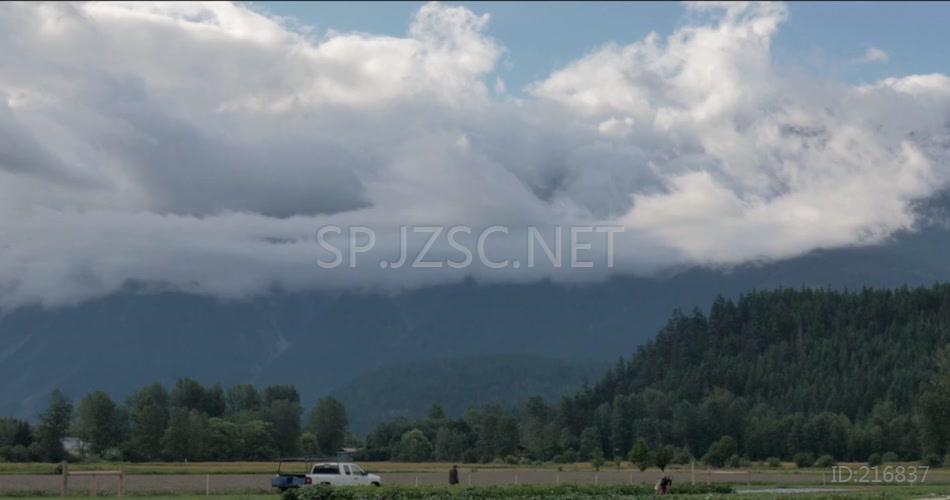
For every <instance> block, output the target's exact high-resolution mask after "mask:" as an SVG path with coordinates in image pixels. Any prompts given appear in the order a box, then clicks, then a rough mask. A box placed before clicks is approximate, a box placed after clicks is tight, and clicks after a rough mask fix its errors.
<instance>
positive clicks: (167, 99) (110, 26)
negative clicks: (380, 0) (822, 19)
mask: <svg viewBox="0 0 950 500" xmlns="http://www.w3.org/2000/svg"><path fill="white" fill-rule="evenodd" d="M687 8H688V9H689V14H690V16H689V18H690V19H691V21H690V22H689V24H687V25H685V26H683V27H681V28H679V29H677V30H676V31H674V32H673V33H672V34H670V35H669V36H668V37H666V38H663V37H661V36H659V35H657V34H652V35H649V36H647V37H645V38H644V39H643V40H640V41H637V42H635V43H632V44H629V45H617V44H607V45H605V46H603V47H600V48H598V49H596V50H594V51H593V52H591V53H590V54H588V55H586V56H584V57H583V58H580V59H578V60H576V61H573V62H571V63H569V64H567V65H565V66H564V67H562V68H560V69H558V70H557V71H555V72H553V73H552V74H551V75H549V76H548V77H546V78H544V79H543V80H541V81H538V82H535V83H534V84H532V85H531V86H530V87H529V88H528V89H527V91H526V93H525V95H524V96H514V95H511V94H509V93H508V92H507V91H506V89H505V86H504V83H503V81H502V80H501V78H500V77H499V75H497V74H495V73H496V71H495V70H496V67H497V64H498V62H499V60H500V59H501V57H502V56H503V54H504V51H505V49H504V47H503V45H502V43H501V41H498V40H494V39H493V38H491V37H490V36H488V35H487V34H486V27H487V26H488V23H489V22H490V17H489V16H488V15H487V14H476V13H473V12H472V11H470V10H469V9H467V8H464V7H459V6H444V5H440V4H427V5H424V6H422V7H421V8H420V9H419V11H418V12H417V14H416V16H415V18H414V19H413V21H412V23H411V24H410V26H409V27H408V30H407V33H406V35H405V36H402V37H392V36H382V35H373V34H366V33H347V32H333V31H331V32H329V33H327V34H326V35H324V36H313V35H312V34H311V33H309V32H307V31H305V30H298V29H295V28H293V27H291V26H289V25H288V24H286V23H285V21H284V20H281V19H279V18H273V17H268V16H267V15H264V14H261V13H259V12H256V11H254V10H253V9H252V8H250V7H248V6H245V5H237V4H225V3H210V4H180V3H170V4H138V3H133V4H119V3H104V4H103V3H92V4H78V5H76V4H43V5H20V4H4V5H2V6H0V48H2V49H3V50H0V132H2V133H0V307H4V308H9V307H16V306H19V305H23V304H31V303H42V304H46V305H51V306H55V305H59V304H66V303H72V302H76V301H80V300H84V299H88V298H90V297H95V296H99V295H103V294H108V293H110V292H113V291H115V290H117V289H119V288H121V287H122V286H123V285H124V284H125V283H127V282H128V281H130V280H133V281H136V282H143V283H150V284H152V285H154V286H160V287H170V288H174V289H180V290H185V291H189V292H194V293H203V294H211V295H215V296H221V297H242V296H247V295H253V294H256V293H265V292H266V291H268V290H270V289H272V288H273V287H282V288H287V289H307V288H339V287H367V288H368V287H383V288H389V289H398V288H400V287H406V286H422V285H426V284H431V283H439V282H444V281H448V280H457V279H462V278H463V277H465V276H469V275H472V276H475V277H476V278H478V279H480V280H486V281H490V280H515V281H529V280H535V279H541V278H553V279H556V280H584V279H597V278H602V277H604V276H605V275H607V274H609V273H612V272H624V273H651V272H655V271H657V270H660V269H663V268H666V267H669V266H679V265H695V264H711V265H731V264H735V263H740V262H744V261H747V260H750V259H780V258H785V257H789V256H794V255H798V254H801V253H803V252H807V251H809V250H812V249H814V248H819V247H834V246H843V245H854V244H870V243H875V242H879V241H881V240H883V239H885V238H887V237H888V236H889V235H891V234H892V233H894V232H895V231H898V230H903V229H909V228H912V227H913V225H914V223H915V215H914V212H913V210H912V208H911V207H912V204H913V202H914V201H916V200H920V199H924V198H927V197H928V196H930V195H932V194H933V193H935V192H937V191H938V190H940V189H942V188H943V187H945V186H946V184H947V180H948V179H947V175H948V172H947V165H948V159H950V129H948V123H950V121H948V117H950V79H948V77H947V76H945V75H940V74H934V75H906V76H897V77H893V78H888V79H885V80H882V81H881V82H877V83H875V84H871V85H865V86H860V87H854V86H850V85H847V84H844V83H842V82H836V81H829V80H825V79H822V78H820V75H819V76H817V77H814V78H804V77H800V76H798V77H792V76H788V74H787V72H783V71H780V70H779V69H777V68H775V67H774V65H773V64H772V61H771V56H770V46H771V42H772V39H773V37H774V36H775V34H776V33H777V32H778V30H779V29H780V27H781V25H782V23H783V22H785V20H786V17H787V11H786V8H785V7H784V6H783V5H781V4H714V5H707V4H699V5H690V6H688V7H687ZM869 53H870V52H869ZM326 224H337V225H341V226H344V227H345V226H349V225H360V226H368V227H372V228H374V229H375V230H376V231H377V234H378V238H379V245H378V247H379V248H378V249H377V250H376V251H375V252H372V253H371V254H368V255H366V256H365V258H366V259H365V262H366V263H367V265H363V266H359V267H357V268H344V269H334V270H323V269H320V268H319V267H318V266H317V265H316V260H317V258H318V257H319V255H320V254H319V252H318V249H319V248H318V246H317V245H316V243H315V232H316V230H317V229H318V228H319V227H321V226H323V225H326ZM406 224H415V225H433V224H444V225H456V224H466V225H470V226H473V227H475V228H484V227H488V226H491V225H493V224H504V225H508V226H511V227H513V228H526V227H527V226H529V225H534V226H538V227H540V228H542V230H543V231H546V233H545V234H550V232H551V231H553V228H552V226H554V225H570V224H602V225H609V224H615V225H622V226H624V228H625V232H624V233H623V235H618V240H617V247H616V252H617V255H616V259H615V260H616V262H615V267H614V268H613V269H603V268H598V269H593V270H586V271H585V270H576V269H575V270H567V269H555V268H550V267H539V268H532V269H526V268H522V269H520V270H515V269H511V268H508V269H504V270H493V269H487V268H484V267H478V266H476V267H474V268H469V269H432V270H413V271H409V270H402V271H395V270H391V269H390V270H383V269H380V267H379V266H378V265H376V264H377V261H378V260H379V259H380V258H383V257H385V256H391V253H388V252H391V251H392V249H393V246H394V245H395V244H396V238H397V236H398V227H399V226H400V225H406ZM523 238H524V231H522V230H518V229H513V230H512V232H511V234H509V235H507V236H505V235H499V236H497V238H496V239H495V240H494V241H495V242H496V250H495V251H496V252H500V253H504V251H505V250H510V251H512V252H514V253H516V254H517V253H518V252H522V250H523V249H524V248H523V247H524V244H523V242H524V240H523ZM413 245H415V246H416V247H418V246H421V243H419V242H414V243H413ZM597 245H600V243H598V244H595V248H594V251H595V252H597V251H601V250H602V248H599V247H597ZM451 250H452V249H451V248H449V247H447V246H446V245H445V244H443V243H439V244H437V245H435V246H434V247H433V252H434V256H444V255H449V252H451ZM522 254H523V252H522ZM519 255H521V254H519ZM453 258H454V257H453Z"/></svg>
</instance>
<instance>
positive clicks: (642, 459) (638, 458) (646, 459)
mask: <svg viewBox="0 0 950 500" xmlns="http://www.w3.org/2000/svg"><path fill="white" fill-rule="evenodd" d="M629 458H630V462H631V463H633V464H634V465H636V466H637V468H639V469H640V470H641V471H645V470H647V468H648V467H650V465H652V460H651V458H652V457H651V456H650V447H649V446H647V442H646V441H644V440H643V438H639V439H637V442H636V444H634V445H633V449H631V450H630V455H629Z"/></svg>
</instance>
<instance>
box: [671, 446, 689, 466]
mask: <svg viewBox="0 0 950 500" xmlns="http://www.w3.org/2000/svg"><path fill="white" fill-rule="evenodd" d="M692 461H693V454H692V453H690V452H689V449H688V448H674V449H673V461H672V462H671V463H674V464H676V465H686V464H688V463H690V462H692Z"/></svg>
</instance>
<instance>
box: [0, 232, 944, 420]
mask: <svg viewBox="0 0 950 500" xmlns="http://www.w3.org/2000/svg"><path fill="white" fill-rule="evenodd" d="M948 247H950V231H948V230H947V229H944V228H942V227H939V226H931V227H928V228H925V229H923V230H921V231H918V232H913V233H906V234H901V235H898V236H897V237H895V239H894V240H893V241H891V242H888V243H887V244H883V245H878V246H869V247H854V248H844V249H837V250H821V251H816V252H812V253H810V254H808V255H805V256H803V257H799V258H795V259H789V260H785V261H780V262H771V263H755V264H747V265H743V266H739V267H735V268H731V269H709V268H692V269H682V270H676V271H675V272H673V271H670V272H667V273H666V274H664V275H660V276H653V277H631V276H616V277H614V278H611V279H609V280H607V281H604V282H600V283H588V284H582V285H568V284H558V283H552V282H548V281H542V282H537V283H531V284H489V285H484V284H478V283H475V282H474V281H471V280H467V281H463V282H461V283H455V284H446V285H440V286H432V287H427V288H421V289H416V290H409V291H406V292H403V293H400V294H396V295H391V294H382V293H373V292H346V293H341V292H336V293H331V292H306V293H288V292H282V291H279V290H275V291H273V292H272V293H270V294H268V295H265V296H260V297H255V298H250V299H246V300H239V301H222V300H218V299H214V298H209V297H204V296H197V295H189V294H186V293H178V292H168V291H154V290H152V289H151V288H148V287H144V286H139V285H129V286H128V287H127V288H126V289H125V290H123V291H122V292H120V293H116V294H113V295H110V296H107V297H103V298H99V299H96V300H91V301H87V302H84V303H82V304H79V305H75V306H69V307H61V308H55V309H46V308H43V307H39V306H32V307H24V308H20V309H16V310H13V311H9V312H7V313H5V314H4V315H3V316H2V317H0V415H15V416H21V417H29V418H32V417H35V415H36V412H37V411H38V410H39V409H40V408H42V407H43V406H44V405H45V398H46V395H47V394H48V393H49V391H50V390H52V389H53V388H55V387H60V388H62V389H63V390H64V392H65V393H66V394H68V395H71V396H73V397H75V396H78V395H81V394H84V393H86V392H89V391H91V390H94V389H103V390H106V391H107V392H109V393H110V394H112V395H113V396H115V397H122V396H123V395H125V394H128V393H129V392H130V391H131V390H133V389H135V388H138V387H141V386H143V385H145V384H147V383H150V382H155V381H158V382H163V383H166V384H169V383H172V382H173V381H174V379H176V378H178V377H185V376H188V377H193V378H195V379H197V380H200V381H202V382H204V383H215V382H220V383H223V384H225V385H230V384H234V383H240V382H251V383H255V384H261V385H263V384H270V383H293V384H295V385H296V386H297V387H298V389H299V390H300V392H301V394H302V396H303V397H304V402H305V403H309V402H312V401H313V400H314V399H315V398H316V397H318V396H320V395H324V394H328V393H330V392H332V391H334V390H336V389H338V388H340V387H342V386H343V384H345V383H347V382H349V381H350V380H352V379H353V378H355V377H359V376H360V375H363V374H366V373H368V372H370V371H372V370H376V369H379V368H383V367H388V366H394V365H404V364H406V363H412V362H417V361H422V360H432V359H438V360H444V359H459V358H470V357H473V356H488V355H497V354H533V355H537V356H543V357H547V358H552V359H568V360H571V361H572V362H578V361H580V362H584V361H598V360H614V359H616V358H617V357H618V356H620V355H621V354H625V353H630V352H633V350H634V349H635V348H636V347H637V346H638V345H640V344H641V343H643V342H644V341H646V340H649V339H651V338H652V337H653V336H654V335H655V333H656V332H657V330H659V329H660V328H661V327H662V325H663V324H664V322H665V321H666V319H667V318H668V315H669V313H670V311H671V310H673V309H674V308H677V307H678V308H683V309H685V310H690V309H692V308H693V307H705V305H706V304H709V303H711V302H712V300H713V299H714V298H715V297H716V296H717V295H722V296H725V297H736V296H738V295H739V294H740V293H742V292H745V291H748V290H752V289H768V288H774V287H778V286H785V287H793V288H794V287H800V286H804V285H807V286H817V287H830V288H837V289H842V288H850V289H856V288H860V287H862V286H875V287H894V286H900V285H903V284H909V285H919V284H930V283H933V282H935V281H939V280H950V260H948V259H946V257H945V255H946V248H948Z"/></svg>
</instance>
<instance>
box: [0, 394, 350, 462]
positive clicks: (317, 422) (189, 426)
mask: <svg viewBox="0 0 950 500" xmlns="http://www.w3.org/2000/svg"><path fill="white" fill-rule="evenodd" d="M346 428H347V417H346V411H345V410H344V408H343V406H342V405H341V404H340V403H339V402H338V401H336V400H335V399H333V398H329V397H328V398H323V399H320V400H319V401H318V402H317V403H316V404H315V405H314V406H313V408H311V409H310V411H309V412H307V413H306V415H305V414H304V409H303V407H302V406H301V403H300V395H299V394H298V393H297V390H296V389H295V388H294V387H293V386H292V385H272V386H269V387H265V388H264V389H263V390H258V389H257V388H255V387H254V386H253V385H249V384H240V385H235V386H232V387H229V388H228V389H227V390H225V389H223V388H222V387H221V386H220V385H214V386H211V387H205V386H203V385H202V384H200V383H198V382H197V381H195V380H191V379H181V380H178V381H177V382H176V384H175V385H174V387H172V388H171V389H170V390H169V389H167V388H165V387H163V386H162V385H160V384H152V385H149V386H147V387H145V388H143V389H141V390H139V391H137V392H135V393H133V394H132V395H130V396H129V397H128V398H126V399H125V401H124V402H123V403H122V404H118V403H116V402H115V401H113V400H112V398H111V397H109V395H108V394H106V393H105V392H102V391H96V392H93V393H91V394H88V395H86V396H85V397H83V398H82V399H81V400H80V401H79V402H78V404H76V405H74V404H73V403H72V402H71V401H70V400H69V399H68V398H66V397H65V396H64V395H63V393H62V392H60V391H59V390H54V391H53V392H52V394H51V395H50V398H49V404H48V407H47V408H46V410H45V411H43V412H42V413H41V414H40V417H39V419H38V421H37V422H36V423H35V424H31V423H30V422H28V421H25V420H19V419H13V418H4V419H0V459H4V460H7V461H18V462H24V461H48V462H57V461H60V460H64V459H66V458H69V457H67V452H66V450H65V449H64V445H63V438H64V437H67V436H70V437H78V438H80V440H81V441H80V442H81V444H82V447H81V448H80V449H79V450H78V454H79V458H84V457H99V458H103V459H109V460H128V461H162V460H164V461H183V460H189V461H201V460H268V459H274V458H277V457H281V456H295V455H297V454H305V455H316V454H328V455H332V454H336V453H337V451H338V450H339V449H340V448H341V447H342V446H343V444H344V442H345V440H346V436H347V435H346Z"/></svg>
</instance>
